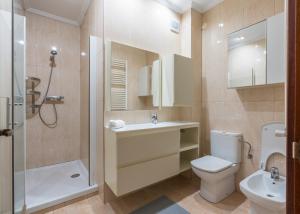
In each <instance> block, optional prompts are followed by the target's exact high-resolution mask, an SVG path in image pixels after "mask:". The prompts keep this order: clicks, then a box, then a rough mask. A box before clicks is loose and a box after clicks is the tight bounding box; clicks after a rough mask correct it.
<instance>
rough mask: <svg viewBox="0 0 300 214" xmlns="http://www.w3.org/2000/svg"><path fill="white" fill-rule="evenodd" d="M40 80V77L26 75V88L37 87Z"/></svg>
mask: <svg viewBox="0 0 300 214" xmlns="http://www.w3.org/2000/svg"><path fill="white" fill-rule="evenodd" d="M40 82H41V79H39V78H36V77H26V88H27V89H32V88H35V87H37V86H38V85H39V84H40Z"/></svg>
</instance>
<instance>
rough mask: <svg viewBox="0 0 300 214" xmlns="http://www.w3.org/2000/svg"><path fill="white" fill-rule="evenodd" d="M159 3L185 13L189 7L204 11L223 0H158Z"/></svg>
mask: <svg viewBox="0 0 300 214" xmlns="http://www.w3.org/2000/svg"><path fill="white" fill-rule="evenodd" d="M157 1H158V2H159V3H161V4H163V5H165V6H167V7H168V8H170V9H172V10H174V11H175V12H177V13H184V12H185V11H186V10H187V9H189V8H191V7H192V8H194V9H195V10H197V11H199V12H201V13H203V12H205V11H207V10H209V9H211V8H212V7H214V6H215V5H217V4H219V3H221V2H222V1H223V0H157Z"/></svg>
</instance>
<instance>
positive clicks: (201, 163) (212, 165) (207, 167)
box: [191, 155, 233, 173]
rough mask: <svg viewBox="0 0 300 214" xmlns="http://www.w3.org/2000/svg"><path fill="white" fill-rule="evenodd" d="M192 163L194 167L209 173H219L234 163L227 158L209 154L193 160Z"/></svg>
mask: <svg viewBox="0 0 300 214" xmlns="http://www.w3.org/2000/svg"><path fill="white" fill-rule="evenodd" d="M191 165H192V166H193V167H194V168H196V169H198V170H201V171H205V172H209V173H217V172H221V171H223V170H225V169H228V168H230V167H231V166H232V165H233V163H232V162H230V161H227V160H223V159H221V158H217V157H214V156H211V155H207V156H204V157H202V158H198V159H196V160H193V161H192V162H191Z"/></svg>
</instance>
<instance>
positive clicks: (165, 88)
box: [161, 54, 194, 107]
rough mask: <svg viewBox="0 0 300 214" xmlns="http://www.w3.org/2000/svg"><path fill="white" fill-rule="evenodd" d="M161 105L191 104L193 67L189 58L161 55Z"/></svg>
mask: <svg viewBox="0 0 300 214" xmlns="http://www.w3.org/2000/svg"><path fill="white" fill-rule="evenodd" d="M161 60H162V106H163V107H173V106H192V104H193V82H194V81H193V69H192V60H191V59H190V58H187V57H184V56H180V55H177V54H170V55H165V56H162V59H161Z"/></svg>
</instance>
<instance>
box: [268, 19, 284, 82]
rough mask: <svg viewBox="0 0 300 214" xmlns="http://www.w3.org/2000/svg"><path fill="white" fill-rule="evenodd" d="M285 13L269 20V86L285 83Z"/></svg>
mask: <svg viewBox="0 0 300 214" xmlns="http://www.w3.org/2000/svg"><path fill="white" fill-rule="evenodd" d="M284 30H285V29H284V13H280V14H278V15H276V16H272V17H270V18H269V19H267V84H274V83H283V82H285V65H284V64H285V63H284V62H285V60H284V45H285V42H284Z"/></svg>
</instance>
